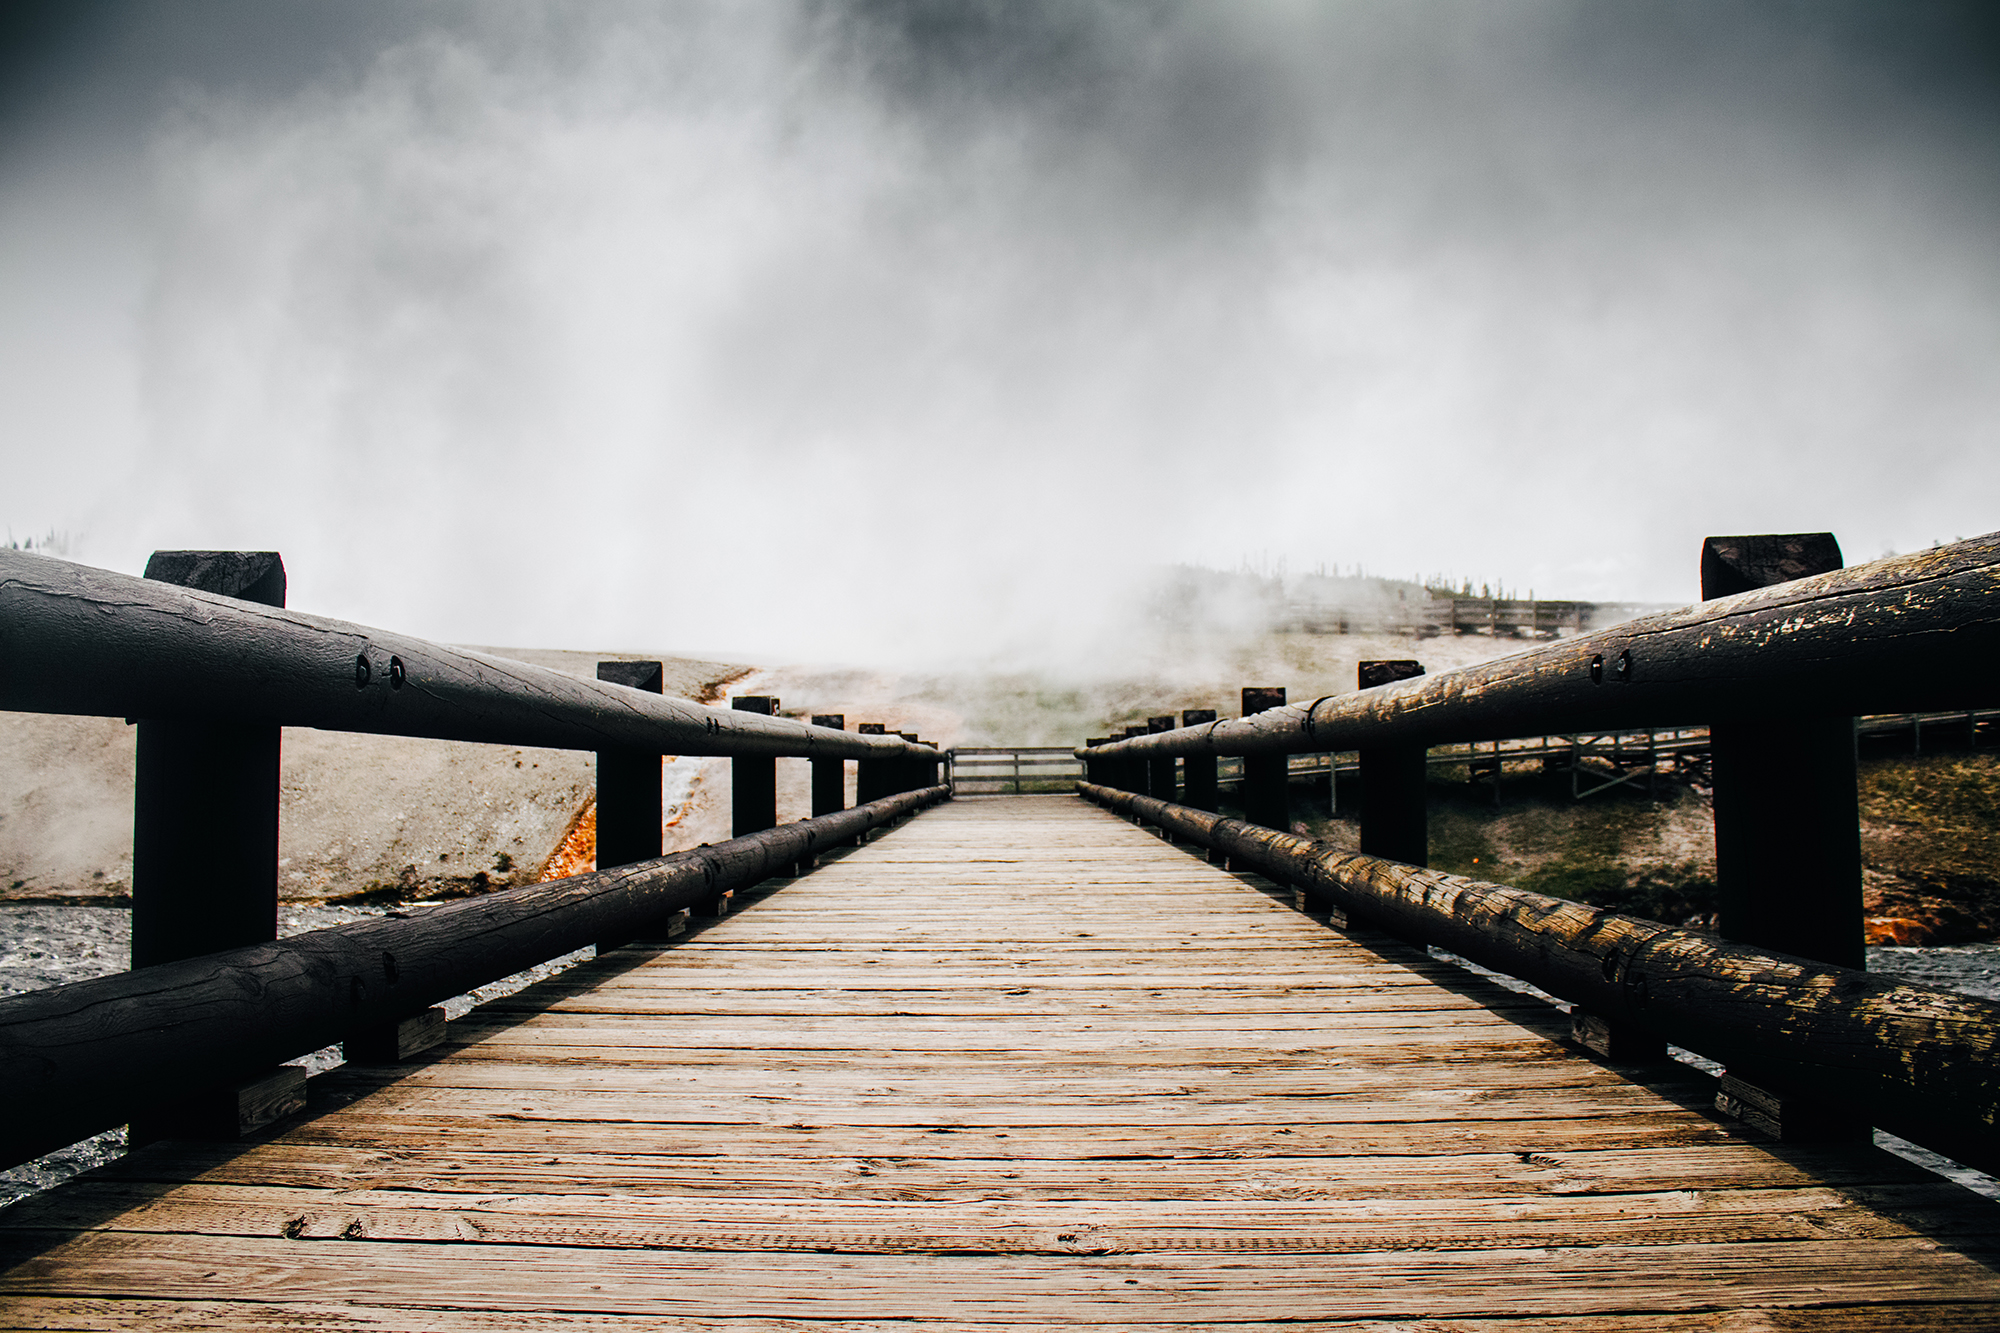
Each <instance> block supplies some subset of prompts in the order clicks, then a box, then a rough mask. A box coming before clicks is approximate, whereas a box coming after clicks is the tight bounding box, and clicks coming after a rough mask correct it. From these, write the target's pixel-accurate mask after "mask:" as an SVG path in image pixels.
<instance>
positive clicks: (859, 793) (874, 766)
mask: <svg viewBox="0 0 2000 1333" xmlns="http://www.w3.org/2000/svg"><path fill="white" fill-rule="evenodd" d="M854 730H855V731H856V732H858V733H859V734H861V735H863V736H886V735H888V734H889V729H888V728H887V727H885V726H883V725H882V724H881V723H880V722H863V723H861V724H860V725H859V726H857V727H855V729H854ZM890 769H891V761H890V760H887V759H857V760H855V761H854V803H855V804H856V805H867V804H868V803H869V802H871V801H879V800H881V799H882V798H883V797H885V796H890V795H893V794H894V793H893V791H892V790H891V789H892V788H893V786H894V783H893V782H892V781H891V778H892V773H891V771H890ZM867 837H868V835H867V834H866V833H864V834H862V835H861V836H860V838H857V839H856V841H857V842H859V841H863V840H865V839H866V838H867Z"/></svg>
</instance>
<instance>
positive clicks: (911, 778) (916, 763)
mask: <svg viewBox="0 0 2000 1333" xmlns="http://www.w3.org/2000/svg"><path fill="white" fill-rule="evenodd" d="M896 734H897V735H898V736H901V737H902V738H903V739H904V740H906V741H908V742H909V743H910V744H912V745H915V744H916V743H917V742H918V741H920V740H922V739H923V737H921V736H919V735H918V734H917V733H916V732H914V731H899V732H897V733H896ZM896 774H897V777H896V791H895V793H894V794H895V795H899V796H900V795H901V794H902V793H904V792H906V791H915V790H917V788H919V787H926V786H929V785H930V784H929V783H927V782H925V781H924V780H923V779H924V761H923V760H922V759H919V758H918V757H917V756H916V755H913V754H912V755H904V756H903V757H902V758H901V759H899V760H897V761H896ZM1018 792H1019V789H1018V788H1017V789H1016V793H1017V794H1018Z"/></svg>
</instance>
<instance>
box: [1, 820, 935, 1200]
mask: <svg viewBox="0 0 2000 1333" xmlns="http://www.w3.org/2000/svg"><path fill="white" fill-rule="evenodd" d="M949 798H950V789H949V788H947V787H942V786H939V787H928V788H925V789H923V790H920V791H910V792H904V793H903V794H901V795H898V796H891V797H887V798H885V799H883V800H879V801H875V802H873V803H872V804H869V805H863V806H857V807H855V808H854V809H851V810H844V811H841V812H840V813H838V814H831V815H823V816H820V817H819V818H816V819H805V820H800V821H798V822H796V823H792V824H782V825H779V826H778V827H776V828H772V829H766V830H765V831H763V832H761V833H756V834H752V835H750V836H748V837H743V838H734V839H731V840H730V841H728V842H723V843H717V844H716V845H714V846H712V847H703V848H699V849H697V850H694V851H687V852H677V853H675V854H674V855H672V856H663V857H661V858H660V859H658V860H656V861H642V862H639V863H637V864H635V865H628V866H619V867H617V868H616V869H613V870H600V871H596V872H594V873H592V874H587V875H577V876H574V877H572V878H569V879H560V880H553V881H551V882H549V883H547V884H535V885H528V886H524V887H522V888H518V889H506V890H502V891H501V892H498V893H491V894H487V895H486V896H484V897H480V898H468V899H464V900H461V901H458V902H451V903H445V904H443V905H441V906H437V907H432V908H427V909H424V910H421V911H418V912H415V913H413V914H411V915H409V916H407V917H375V918H371V919H369V920H366V921H356V922H353V923H350V924H348V925H344V926H334V927H332V928H330V929H326V930H315V931H312V932H309V933H307V934H303V935H294V936H291V937H290V938H287V939H282V940H278V941H276V942H274V943H271V944H260V945H253V946H251V947H249V948H243V949H231V950H229V951H227V952H224V953H216V954H209V955H206V956H204V957H200V958H190V959H186V960H184V961H181V962H176V963H165V964H162V965H160V966H157V967H148V968H142V969H140V970H138V971H135V972H122V973H119V974H117V975H115V976H109V977H99V978H96V979H94V980H91V981H78V982H72V983H70V984H69V985H65V986H54V987H51V988H49V989H47V990H40V991H31V992H29V993H27V994H24V995H11V996H6V997H4V998H0V1088H4V1089H6V1103H7V1112H6V1114H5V1115H4V1116H0V1165H5V1166H12V1165H14V1164H16V1163H18V1162H22V1161H26V1160H29V1159H31V1158H34V1157H38V1156H40V1155H41V1154H43V1153H46V1152H49V1151H51V1150H53V1149H55V1148H59V1147H62V1146H63V1145H65V1144H68V1143H74V1142H76V1141H77V1140H78V1139H81V1138H84V1137H86V1136H88V1135H90V1134H95V1133H97V1132H98V1131H100V1130H104V1129H108V1128H110V1127H111V1126H113V1125H119V1124H124V1123H126V1122H127V1121H129V1120H131V1119H132V1118H133V1117H134V1116H135V1115H144V1114H146V1113H147V1112H149V1111H151V1110H153V1109H154V1108H156V1107H159V1106H164V1105H168V1104H171V1103H173V1102H174V1101H176V1100H178V1099H180V1098H182V1097H185V1096H188V1095H191V1094H193V1093H196V1092H198V1091H200V1090H202V1089H204V1088H209V1087H214V1086H216V1085H218V1084H224V1083H228V1082H230V1081H233V1080H236V1079H240V1078H245V1077H248V1076H250V1075H253V1074H256V1073H259V1072H261V1071H263V1070H265V1069H268V1068H269V1067H270V1066H272V1065H274V1064H277V1063H279V1062H280V1061H284V1060H288V1059H291V1058H293V1057H295V1056H298V1055H302V1054H304V1053H306V1052H308V1051H314V1050H318V1049H319V1048H320V1047H322V1046H327V1045H331V1044H332V1043H334V1042H337V1041H340V1040H342V1039H343V1038H345V1037H347V1036H349V1035H351V1034H353V1033H355V1032H356V1031H360V1030H365V1029H367V1028H370V1027H376V1026H380V1025H383V1024H389V1023H394V1022H397V1021H399V1020H401V1019H404V1018H407V1017H409V1016H410V1015H412V1014H417V1013H421V1012H422V1011H423V1010H424V1009H426V1008H428V1007H430V1006H431V1005H434V1004H438V1003H440V1002H442V1001H444V1000H447V999H450V998H451V997H453V996H455V995H462V994H464V993H465V992H467V991H469V990H471V989H473V988H474V987H476V986H482V985H485V984H486V983H488V982H490V981H496V980H498V979H500V978H501V977H505V976H511V975H512V974H514V973H516V972H519V971H522V970H523V969H525V968H529V967H533V966H535V965H536V964H538V963H542V962H546V961H548V960H549V959H551V958H558V957H561V956H562V955H563V954H566V953H569V952H571V951H572V950H575V949H580V948H582V947H584V946H585V945H587V944H594V943H597V942H599V941H602V940H619V939H632V938H636V937H642V936H643V935H644V934H645V933H646V932H647V931H649V930H658V929H660V928H662V925H663V923H664V922H665V921H666V919H667V916H668V914H669V913H670V912H673V911H675V910H676V909H679V908H683V907H691V906H694V905H696V904H697V903H700V902H703V901H705V900H709V899H713V898H714V897H715V895H717V894H719V893H724V892H727V891H729V890H731V889H739V888H745V887H748V886H750V885H753V884H756V883H758V882H759V881H761V880H764V879H766V878H769V877H771V876H772V875H776V874H783V873H789V871H790V869H791V867H793V866H794V865H796V864H798V863H799V862H801V861H803V860H805V859H806V858H808V857H809V856H811V855H813V854H814V853H816V852H822V851H826V850H829V849H831V848H834V847H838V846H841V845H843V844H845V843H848V842H851V841H852V840H853V839H854V838H855V837H856V836H857V835H859V834H861V833H862V832H864V831H865V830H867V829H870V828H874V827H876V826H878V825H881V824H885V823H888V822H889V821H890V820H893V819H895V818H897V817H899V816H901V815H903V814H906V813H909V812H912V811H915V810H920V809H923V808H925V807H927V806H931V805H935V804H936V803H938V802H940V801H943V800H948V799H949Z"/></svg>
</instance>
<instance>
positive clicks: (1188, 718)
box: [1181, 708, 1215, 814]
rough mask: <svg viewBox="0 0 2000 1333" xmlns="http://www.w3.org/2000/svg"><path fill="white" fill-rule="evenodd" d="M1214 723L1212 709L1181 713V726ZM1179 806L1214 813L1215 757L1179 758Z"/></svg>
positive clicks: (1199, 755)
mask: <svg viewBox="0 0 2000 1333" xmlns="http://www.w3.org/2000/svg"><path fill="white" fill-rule="evenodd" d="M1213 721H1215V710H1214V709H1213V708H1189V709H1185V710H1183V711H1182V713H1181V725H1182V726H1184V727H1197V726H1200V725H1202V724H1203V723H1205V722H1213ZM1181 804H1182V805H1191V806H1193V807H1194V808H1195V809H1197V810H1206V811H1208V812H1209V813H1210V814H1214V813H1215V756H1214V755H1213V754H1190V755H1184V756H1182V758H1181Z"/></svg>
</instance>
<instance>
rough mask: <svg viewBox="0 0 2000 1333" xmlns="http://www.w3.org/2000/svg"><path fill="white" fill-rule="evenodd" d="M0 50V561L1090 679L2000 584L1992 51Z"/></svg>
mask: <svg viewBox="0 0 2000 1333" xmlns="http://www.w3.org/2000/svg"><path fill="white" fill-rule="evenodd" d="M19 14H20V17H18V18H15V19H12V20H9V22H10V23H11V25H12V26H11V27H9V28H8V29H7V30H6V32H7V35H8V38H9V44H8V47H7V50H6V52H5V56H4V60H5V63H4V66H0V75H4V77H0V90H4V91H0V462H4V475H5V482H4V486H0V522H4V523H5V524H8V525H11V530H12V531H13V533H14V535H15V536H17V537H19V536H25V535H28V534H30V533H37V534H39V533H44V532H47V531H51V530H54V531H58V532H62V533H67V534H70V537H71V542H72V550H73V554H74V555H75V556H76V558H80V559H82V560H84V561H85V562H87V563H91V564H98V565H103V566H107V567H111V568H116V569H123V570H127V571H130V572H137V571H138V570H139V569H140V568H141V567H142V565H143V563H144V560H145V557H146V554H147V553H148V552H149V551H151V550H152V549H154V548H156V547H222V548H228V547H241V548H275V549H279V550H281V551H283V552H284V554H285V557H286V566H287V571H288V574H289V577H290V581H291V603H292V605H294V606H296V607H300V608H302V609H307V610H312V611H317V612H321V613H324V614H330V615H338V616H344V617H347V618H351V619H356V620H360V621H363V622H366V623H374V624H380V625H386V626H394V627H396V628H398V629H401V630H405V631H408V632H412V633H419V634H426V635H430V636H433V637H438V638H444V639H450V640H457V641H472V642H489V643H491V642H501V643H534V644H545V645H549V646H592V645H597V646H607V645H608V646H616V645H621V644H625V645H633V646H640V645H647V646H665V647H669V648H673V649H676V650H678V651H681V652H684V653H690V654H706V655H712V656H717V657H724V658H729V659H732V660H757V661H784V660H792V661H817V662H854V663H863V664H900V665H904V666H923V667H934V668H937V669H946V668H959V667H973V666H986V667H993V668H996V669H1021V668H1026V667H1040V666H1050V665H1056V666H1062V667H1063V668H1065V669H1073V670H1087V669H1095V667H1096V666H1097V665H1099V664H1104V663H1115V662H1117V661H1118V660H1119V658H1120V657H1121V655H1122V652H1123V648H1122V645H1124V644H1126V643H1127V642H1129V640H1130V638H1131V636H1132V635H1133V634H1134V633H1136V632H1137V631H1138V628H1139V626H1140V625H1142V624H1143V620H1144V618H1143V614H1142V608H1143V603H1144V594H1143V584H1144V583H1145V581H1146V579H1148V578H1149V577H1151V575H1150V573H1149V571H1151V570H1154V569H1156V568H1157V567H1159V566H1162V565H1167V564H1171V563H1175V562H1187V563H1197V564H1208V565H1212V566H1215V567H1219V568H1225V569H1227V568H1233V567H1235V566H1236V565H1237V564H1239V563H1240V562H1242V561H1244V560H1246V559H1247V560H1251V561H1253V562H1267V563H1274V562H1276V561H1279V560H1284V561H1289V562H1290V563H1291V566H1292V567H1293V568H1295V569H1306V568H1310V567H1313V566H1316V565H1318V564H1321V563H1327V564H1332V565H1336V566H1339V567H1342V568H1348V567H1352V566H1354V565H1356V564H1359V565H1363V566H1365V567H1366V569H1367V570H1368V571H1369V572H1371V573H1380V574H1385V575H1389V576H1393V577H1397V578H1411V577H1416V576H1419V575H1425V574H1430V573H1433V572H1439V573H1443V574H1446V575H1450V576H1453V577H1457V576H1464V577H1469V578H1471V579H1473V580H1475V581H1481V582H1483V581H1487V580H1492V581H1495V582H1500V581H1504V582H1505V583H1506V584H1507V585H1509V587H1510V588H1519V589H1527V588H1533V589H1535V590H1536V591H1537V593H1538V594H1539V595H1541V596H1544V597H1572V598H1596V599H1606V600H1625V599H1631V600H1641V601H1685V600H1688V599H1690V598H1692V597H1693V596H1694V595H1695V592H1696V554H1697V549H1698V544H1699V541H1700V539H1701V537H1702V536H1704V535H1706V534H1708V533H1720V532H1740V531H1788V530H1818V529H1831V530H1833V531H1834V532H1836V533H1837V534H1838V535H1839V536H1840V538H1841V540H1842V544H1843V546H1844V548H1845V550H1846V551H1847V554H1848V557H1849V559H1850V560H1851V561H1858V560H1864V559H1868V558H1872V557H1874V556H1876V555H1878V554H1881V553H1883V552H1884V551H1887V550H1891V549H1898V550H1907V549H1911V548H1912V547H1916V546H1920V545H1927V544H1929V543H1930V542H1932V541H1933V540H1938V539H1943V540H1950V539H1952V538H1953V537H1957V536H1969V535H1972V534H1974V533H1977V532H1983V531H1986V530H1988V529H1991V528H1993V527H1996V526H2000V523H1996V522H1995V521H1994V504H1993V501H1992V497H1993V496H1995V495H2000V448H1996V441H1995V433H1996V424H1995V423H1996V422H2000V253H1996V247H1995V245H1994V237H1995V235H1996V234H2000V228H1996V224H2000V170H1996V168H1997V167H2000V161H1997V160H1996V155H1997V154H2000V114H1996V113H1997V112H2000V99H1996V96H1995V88H1996V81H1995V70H1996V50H2000V44H1996V40H1995V27H1994V23H1993V20H1992V19H1991V17H1990V16H1989V13H1988V11H1987V10H1985V9H1984V8H1982V7H1980V6H1976V5H1955V4H1893V5H1891V4H1853V3H1847V4H1839V3H1829V4H1820V5H1812V6H1794V5H1789V4H1776V3H1766V4H1754V3H1748V4H1746V3H1734V2H1731V3H1720V2H1719V0H1718V2H1716V3H1675V4H1666V3H1633V4H1621V5H1617V6H1604V5H1594V4H1586V3H1581V2H1580V0H1579V2H1577V3H1559V2H1555V0H1548V2H1529V0H1523V2H1521V3H1512V4H1505V5H1497V4H1472V3H1461V4H1432V5H1422V6H1413V5H1408V4H1403V3H1392V2H1390V0H1381V2H1379V3H1351V2H1350V3H1321V4H1304V3H1296V4H1292V3H1269V4H1256V5H1240V4H1230V5H1223V4H1174V3H1154V4H1141V3H1131V4H1096V5H1080V4H1074V3H1054V2H1053V0H1051V3H1046V4H1032V3H1023V4H1010V5H984V4H943V3H936V4H932V3H903V4H887V3H860V2H858V0H857V2H854V3H830V2H829V3H803V2H795V3H772V4H757V5H731V4H721V3H715V4H699V3H687V4H675V5H671V6H656V5H650V4H647V5H640V4H615V3H605V4H594V5H591V6H588V7H578V6H561V5H553V4H529V3H493V4H470V3H466V4H456V3H437V4H392V3H373V2H371V3H360V2H355V0H350V2H348V3H324V4H303V3H297V4H286V3H252V2H251V0H229V2H211V3H180V4H164V3H144V4H95V5H92V4H82V5H67V6H45V7H37V6H27V7H24V8H22V9H20V11H19Z"/></svg>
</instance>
